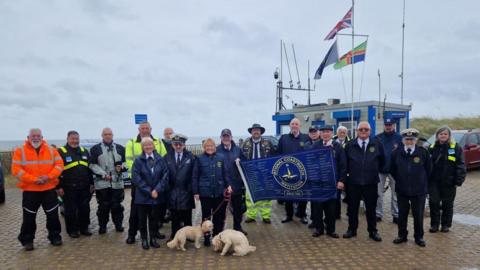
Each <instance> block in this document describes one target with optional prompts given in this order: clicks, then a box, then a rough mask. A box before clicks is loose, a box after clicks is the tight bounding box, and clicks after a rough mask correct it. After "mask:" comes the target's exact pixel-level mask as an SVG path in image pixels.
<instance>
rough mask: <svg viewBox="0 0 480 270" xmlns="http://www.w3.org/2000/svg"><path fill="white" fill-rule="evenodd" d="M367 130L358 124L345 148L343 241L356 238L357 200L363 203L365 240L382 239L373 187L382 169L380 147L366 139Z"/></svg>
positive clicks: (363, 123) (375, 142)
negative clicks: (366, 224)
mask: <svg viewBox="0 0 480 270" xmlns="http://www.w3.org/2000/svg"><path fill="white" fill-rule="evenodd" d="M370 132H371V127H370V124H369V123H368V122H360V123H359V124H358V127H357V134H358V136H357V138H356V139H354V140H352V141H350V142H348V143H347V145H346V146H345V154H346V157H347V173H348V177H347V197H348V210H347V213H348V230H347V232H346V233H345V234H344V235H343V238H352V237H355V236H357V228H358V210H359V207H360V200H362V199H363V200H364V202H365V208H366V217H367V223H368V233H369V237H370V238H371V239H373V240H374V241H377V242H380V241H382V238H381V237H380V234H379V233H378V231H377V220H376V216H375V210H376V207H377V198H378V193H377V185H378V182H379V181H380V179H379V173H380V172H381V170H382V169H383V168H384V165H385V154H384V151H383V146H382V144H381V143H380V141H378V140H377V139H375V138H373V137H372V138H371V137H370Z"/></svg>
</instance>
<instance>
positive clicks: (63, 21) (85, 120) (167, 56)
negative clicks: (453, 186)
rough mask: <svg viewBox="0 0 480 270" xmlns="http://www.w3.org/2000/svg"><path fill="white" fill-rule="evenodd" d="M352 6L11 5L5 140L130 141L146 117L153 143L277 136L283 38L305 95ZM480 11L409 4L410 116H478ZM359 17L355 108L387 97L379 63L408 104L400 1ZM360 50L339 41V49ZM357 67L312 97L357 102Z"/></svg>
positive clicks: (5, 9)
mask: <svg viewBox="0 0 480 270" xmlns="http://www.w3.org/2000/svg"><path fill="white" fill-rule="evenodd" d="M350 6H351V1H346V0H329V1H326V0H322V1H318V0H311V1H307V0H305V1H303V0H302V1H285V0H283V1H282V0H276V1H273V0H272V1H267V0H262V1H253V0H248V1H231V0H209V1H201V0H183V1H158V0H149V1H147V0H139V1H128V0H115V1H114V0H69V1H65V0H43V1H37V0H30V1H28V0H15V1H7V0H0V48H1V50H0V116H1V128H0V140H9V139H22V138H24V137H25V135H26V132H27V130H28V128H30V127H40V128H42V129H43V130H44V134H45V136H46V137H47V138H55V139H61V138H64V137H65V133H66V131H67V130H70V129H76V130H78V131H79V132H80V133H81V135H82V137H83V138H97V137H98V136H99V133H100V130H101V128H102V127H104V126H110V127H112V128H113V129H114V132H115V134H116V136H117V137H122V138H126V137H131V136H133V135H134V134H135V133H136V127H135V125H134V123H133V115H134V114H135V113H147V114H148V115H149V120H150V121H151V122H152V125H153V128H154V133H156V135H160V132H161V130H162V129H163V128H164V127H166V126H173V127H174V128H175V130H176V131H179V132H182V133H185V134H187V135H190V136H203V135H216V134H218V133H219V131H220V129H221V128H224V127H230V128H232V131H233V132H234V135H235V134H238V135H240V134H241V135H244V134H246V128H247V127H248V126H249V125H251V123H253V122H259V123H261V124H263V125H264V126H266V127H267V130H268V132H269V133H274V122H273V121H272V120H271V116H272V114H273V113H274V110H275V82H274V80H273V76H272V74H273V71H274V70H275V68H276V67H278V66H279V64H280V63H279V62H280V60H279V43H280V39H283V40H284V41H285V42H286V43H287V48H289V52H288V53H289V54H290V55H289V56H290V63H291V65H292V62H293V61H292V55H291V50H290V48H291V43H295V49H296V52H297V60H298V65H299V69H300V76H301V80H302V85H304V86H306V81H307V80H306V79H307V60H310V61H311V74H312V77H313V73H314V72H315V69H316V68H317V67H318V65H319V63H320V62H321V60H322V59H323V57H324V55H325V53H326V51H327V50H328V48H329V47H330V45H331V42H326V41H323V39H324V37H325V35H326V34H327V33H328V31H330V29H331V28H332V27H333V26H334V25H335V23H336V22H337V21H338V20H339V19H340V18H341V17H342V16H343V15H344V14H345V13H346V11H347V10H348V9H349V8H350ZM478 10H480V4H479V2H478V1H474V0H469V1H467V0H462V1H433V0H424V1H412V0H407V14H406V25H407V26H406V56H405V103H406V104H409V103H413V117H418V116H425V115H428V116H434V117H444V116H458V115H478V114H479V110H478V104H479V103H478V100H480V91H479V87H480V86H479V85H480V76H479V75H480V72H479V69H478V68H476V66H478V63H479V62H480V51H479V50H478V48H479V47H480V46H479V45H480V42H479V41H480V32H479V31H478V29H479V28H480V19H479V18H478ZM355 15H356V16H355V22H356V32H357V33H363V34H368V35H370V37H369V42H368V49H367V58H366V62H365V63H360V64H356V66H355V69H356V70H357V72H356V73H357V74H358V77H356V78H355V79H356V85H357V87H356V89H355V91H356V97H355V99H361V100H376V99H377V98H378V80H377V69H379V68H380V69H381V73H382V88H383V91H384V93H386V94H387V101H390V102H399V101H400V98H399V97H400V79H399V78H398V74H399V73H400V60H401V23H402V1H401V0H389V1H385V0H368V1H367V0H359V1H356V14H355ZM344 31H345V30H344ZM360 41H361V40H360V39H359V42H360ZM349 46H350V41H349V40H348V39H347V38H345V37H343V38H340V39H339V47H340V54H343V53H345V52H346V51H347V50H348V48H349ZM349 70H350V69H345V70H344V71H343V74H342V71H335V70H333V68H332V67H331V66H330V67H329V68H327V69H326V70H325V72H324V75H323V78H322V79H321V80H319V81H316V85H315V87H316V92H315V93H314V94H313V96H312V102H324V101H325V100H326V99H327V98H331V97H337V98H340V99H342V100H343V101H345V100H346V99H347V101H348V99H350V97H346V96H345V89H344V87H343V83H342V75H343V78H344V80H345V83H346V85H347V86H346V87H347V91H348V92H349V91H350V90H349V89H348V85H349V80H350V77H349V74H350V73H349ZM292 72H294V69H293V66H292ZM362 73H363V76H361V74H362ZM284 76H285V77H287V76H288V75H287V73H286V72H285V73H284ZM294 81H296V75H295V76H294ZM312 86H313V81H312ZM360 92H361V94H360ZM287 95H288V96H289V97H290V99H287V100H286V103H287V105H290V104H291V102H292V100H293V101H294V102H298V103H305V102H306V96H305V94H303V93H288V94H287Z"/></svg>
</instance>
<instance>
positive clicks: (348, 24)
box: [325, 8, 352, 40]
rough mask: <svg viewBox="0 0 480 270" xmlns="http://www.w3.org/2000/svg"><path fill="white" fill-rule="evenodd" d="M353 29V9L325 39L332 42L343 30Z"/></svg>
mask: <svg viewBox="0 0 480 270" xmlns="http://www.w3.org/2000/svg"><path fill="white" fill-rule="evenodd" d="M349 27H352V8H350V10H348V12H347V14H345V16H343V19H342V20H341V21H339V22H338V23H337V25H335V27H334V28H333V29H332V31H330V33H328V35H327V36H326V37H325V40H330V39H332V38H334V37H335V35H336V34H337V33H338V32H339V31H340V30H342V29H345V28H349Z"/></svg>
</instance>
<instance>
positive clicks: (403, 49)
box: [400, 0, 405, 105]
mask: <svg viewBox="0 0 480 270" xmlns="http://www.w3.org/2000/svg"><path fill="white" fill-rule="evenodd" d="M404 51H405V0H403V23H402V73H400V82H401V83H400V100H401V104H402V105H403V77H404V74H403V59H404V53H405V52H404Z"/></svg>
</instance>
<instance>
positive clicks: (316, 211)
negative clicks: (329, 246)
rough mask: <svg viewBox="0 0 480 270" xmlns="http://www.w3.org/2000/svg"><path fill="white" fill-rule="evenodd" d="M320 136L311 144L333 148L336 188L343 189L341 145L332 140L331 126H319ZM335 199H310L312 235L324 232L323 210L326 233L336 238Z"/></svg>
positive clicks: (344, 173) (344, 162)
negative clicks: (319, 138) (321, 200)
mask: <svg viewBox="0 0 480 270" xmlns="http://www.w3.org/2000/svg"><path fill="white" fill-rule="evenodd" d="M320 130H321V131H322V138H321V140H320V141H318V142H315V143H314V144H313V147H312V148H313V149H315V148H322V147H331V148H333V156H334V158H335V171H336V176H337V179H335V180H336V181H337V188H338V189H340V190H341V189H343V182H344V181H345V178H346V176H347V174H346V165H347V164H346V163H347V161H346V158H345V152H344V150H343V147H342V146H341V145H340V144H339V143H338V142H336V141H333V140H332V138H333V127H332V126H324V127H321V128H320ZM336 204H337V199H332V200H328V201H325V202H317V201H312V206H311V207H312V214H313V227H314V228H315V232H314V233H313V234H312V236H313V237H318V236H320V235H323V234H324V220H323V213H324V212H325V224H326V229H327V235H328V236H330V237H332V238H338V237H339V236H338V234H337V233H336V232H335V219H336V207H337V205H336Z"/></svg>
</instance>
